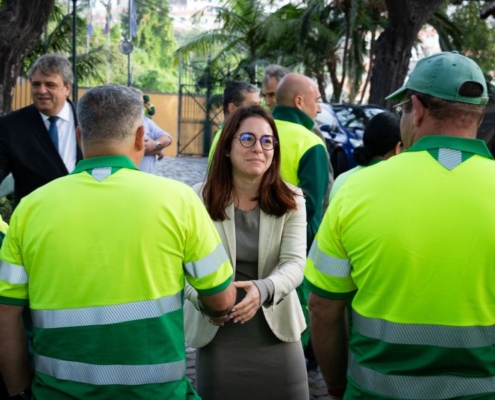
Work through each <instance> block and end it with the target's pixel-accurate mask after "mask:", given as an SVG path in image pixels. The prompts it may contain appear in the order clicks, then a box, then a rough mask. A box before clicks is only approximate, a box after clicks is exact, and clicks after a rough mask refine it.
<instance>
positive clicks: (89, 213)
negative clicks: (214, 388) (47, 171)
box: [0, 156, 232, 400]
mask: <svg viewBox="0 0 495 400" xmlns="http://www.w3.org/2000/svg"><path fill="white" fill-rule="evenodd" d="M0 258H1V260H2V263H1V264H0V303H3V304H11V305H29V307H30V309H31V313H32V317H33V324H34V351H35V356H34V360H35V378H34V382H33V393H34V396H35V397H36V398H37V399H50V400H51V399H57V400H58V399H69V398H70V399H93V400H95V399H155V398H156V399H158V398H161V399H181V400H182V399H185V398H197V397H196V395H195V394H194V392H193V390H192V388H191V386H190V384H189V382H188V380H187V378H186V376H185V370H186V356H185V348H184V330H183V312H182V306H183V288H184V284H185V279H187V281H188V282H189V283H190V284H191V285H192V286H193V287H195V288H196V290H198V292H199V293H200V294H203V295H209V294H215V293H218V292H220V291H222V290H224V289H225V288H226V287H227V286H228V285H229V283H230V280H231V275H232V267H231V265H230V262H229V261H228V257H227V255H226V253H225V251H224V249H223V247H222V244H221V241H220V238H219V236H218V234H217V231H216V229H215V228H214V226H213V223H212V222H211V220H210V217H209V216H208V214H207V212H206V210H205V208H204V207H203V205H202V204H201V201H200V200H199V198H198V196H197V195H196V194H195V193H194V191H193V190H192V189H191V188H189V187H187V186H186V185H184V184H182V183H180V182H177V181H173V180H169V179H165V178H161V177H157V176H154V175H151V174H146V173H143V172H140V171H138V170H136V168H135V166H134V165H133V164H132V162H131V161H130V160H129V159H128V158H127V157H123V156H109V157H98V158H90V159H86V160H83V161H81V162H79V163H78V165H77V167H76V169H75V171H74V172H73V173H72V174H71V175H68V176H66V177H63V178H60V179H57V180H55V181H53V182H51V183H49V184H48V185H45V186H43V187H41V188H40V189H38V190H36V191H35V192H33V193H32V194H31V195H29V196H27V197H25V198H24V199H23V200H22V201H21V203H20V205H19V206H18V207H17V208H16V210H15V212H14V215H13V217H12V220H11V224H10V229H9V231H8V233H7V236H6V237H5V240H4V243H3V246H2V249H1V251H0ZM188 393H189V395H188Z"/></svg>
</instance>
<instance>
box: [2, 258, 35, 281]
mask: <svg viewBox="0 0 495 400" xmlns="http://www.w3.org/2000/svg"><path fill="white" fill-rule="evenodd" d="M0 280H1V281H5V282H8V283H12V284H22V283H28V282H29V278H28V275H27V273H26V270H25V269H24V267H22V266H20V265H14V264H10V263H8V262H5V261H1V263H0Z"/></svg>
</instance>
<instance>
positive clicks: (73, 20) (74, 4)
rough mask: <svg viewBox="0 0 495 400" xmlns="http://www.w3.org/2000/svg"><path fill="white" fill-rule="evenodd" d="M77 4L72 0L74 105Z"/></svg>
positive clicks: (75, 89)
mask: <svg viewBox="0 0 495 400" xmlns="http://www.w3.org/2000/svg"><path fill="white" fill-rule="evenodd" d="M76 3H77V0H72V73H73V75H74V83H73V85H72V102H73V103H74V105H75V104H76V103H77V66H76V55H77V49H76V36H77V35H76V27H77V15H76Z"/></svg>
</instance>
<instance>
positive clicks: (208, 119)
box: [177, 58, 223, 157]
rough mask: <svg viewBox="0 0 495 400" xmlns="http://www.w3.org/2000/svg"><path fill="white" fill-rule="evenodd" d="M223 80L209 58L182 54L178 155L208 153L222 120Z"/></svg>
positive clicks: (202, 154)
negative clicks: (190, 59)
mask: <svg viewBox="0 0 495 400" xmlns="http://www.w3.org/2000/svg"><path fill="white" fill-rule="evenodd" d="M222 97H223V84H222V82H221V81H220V80H219V79H218V78H215V77H214V74H213V73H212V66H211V64H210V63H209V62H194V63H187V62H182V58H179V99H178V100H179V107H178V110H179V112H178V113H179V116H178V127H177V149H178V153H179V156H203V157H206V156H208V151H209V150H210V145H211V141H212V139H213V135H214V134H215V132H216V131H217V130H218V129H219V127H220V124H221V123H222V121H223V112H222Z"/></svg>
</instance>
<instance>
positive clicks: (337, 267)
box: [308, 240, 351, 278]
mask: <svg viewBox="0 0 495 400" xmlns="http://www.w3.org/2000/svg"><path fill="white" fill-rule="evenodd" d="M308 257H309V258H311V259H312V260H313V263H314V265H315V267H316V269H317V270H318V271H320V272H321V273H323V274H325V275H330V276H336V277H338V278H344V277H347V276H349V275H350V274H351V263H350V261H349V260H348V259H346V258H337V257H332V256H330V255H328V254H325V253H324V252H323V251H321V250H320V249H319V248H318V241H317V240H315V241H314V242H313V245H312V246H311V250H310V251H309V254H308Z"/></svg>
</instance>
